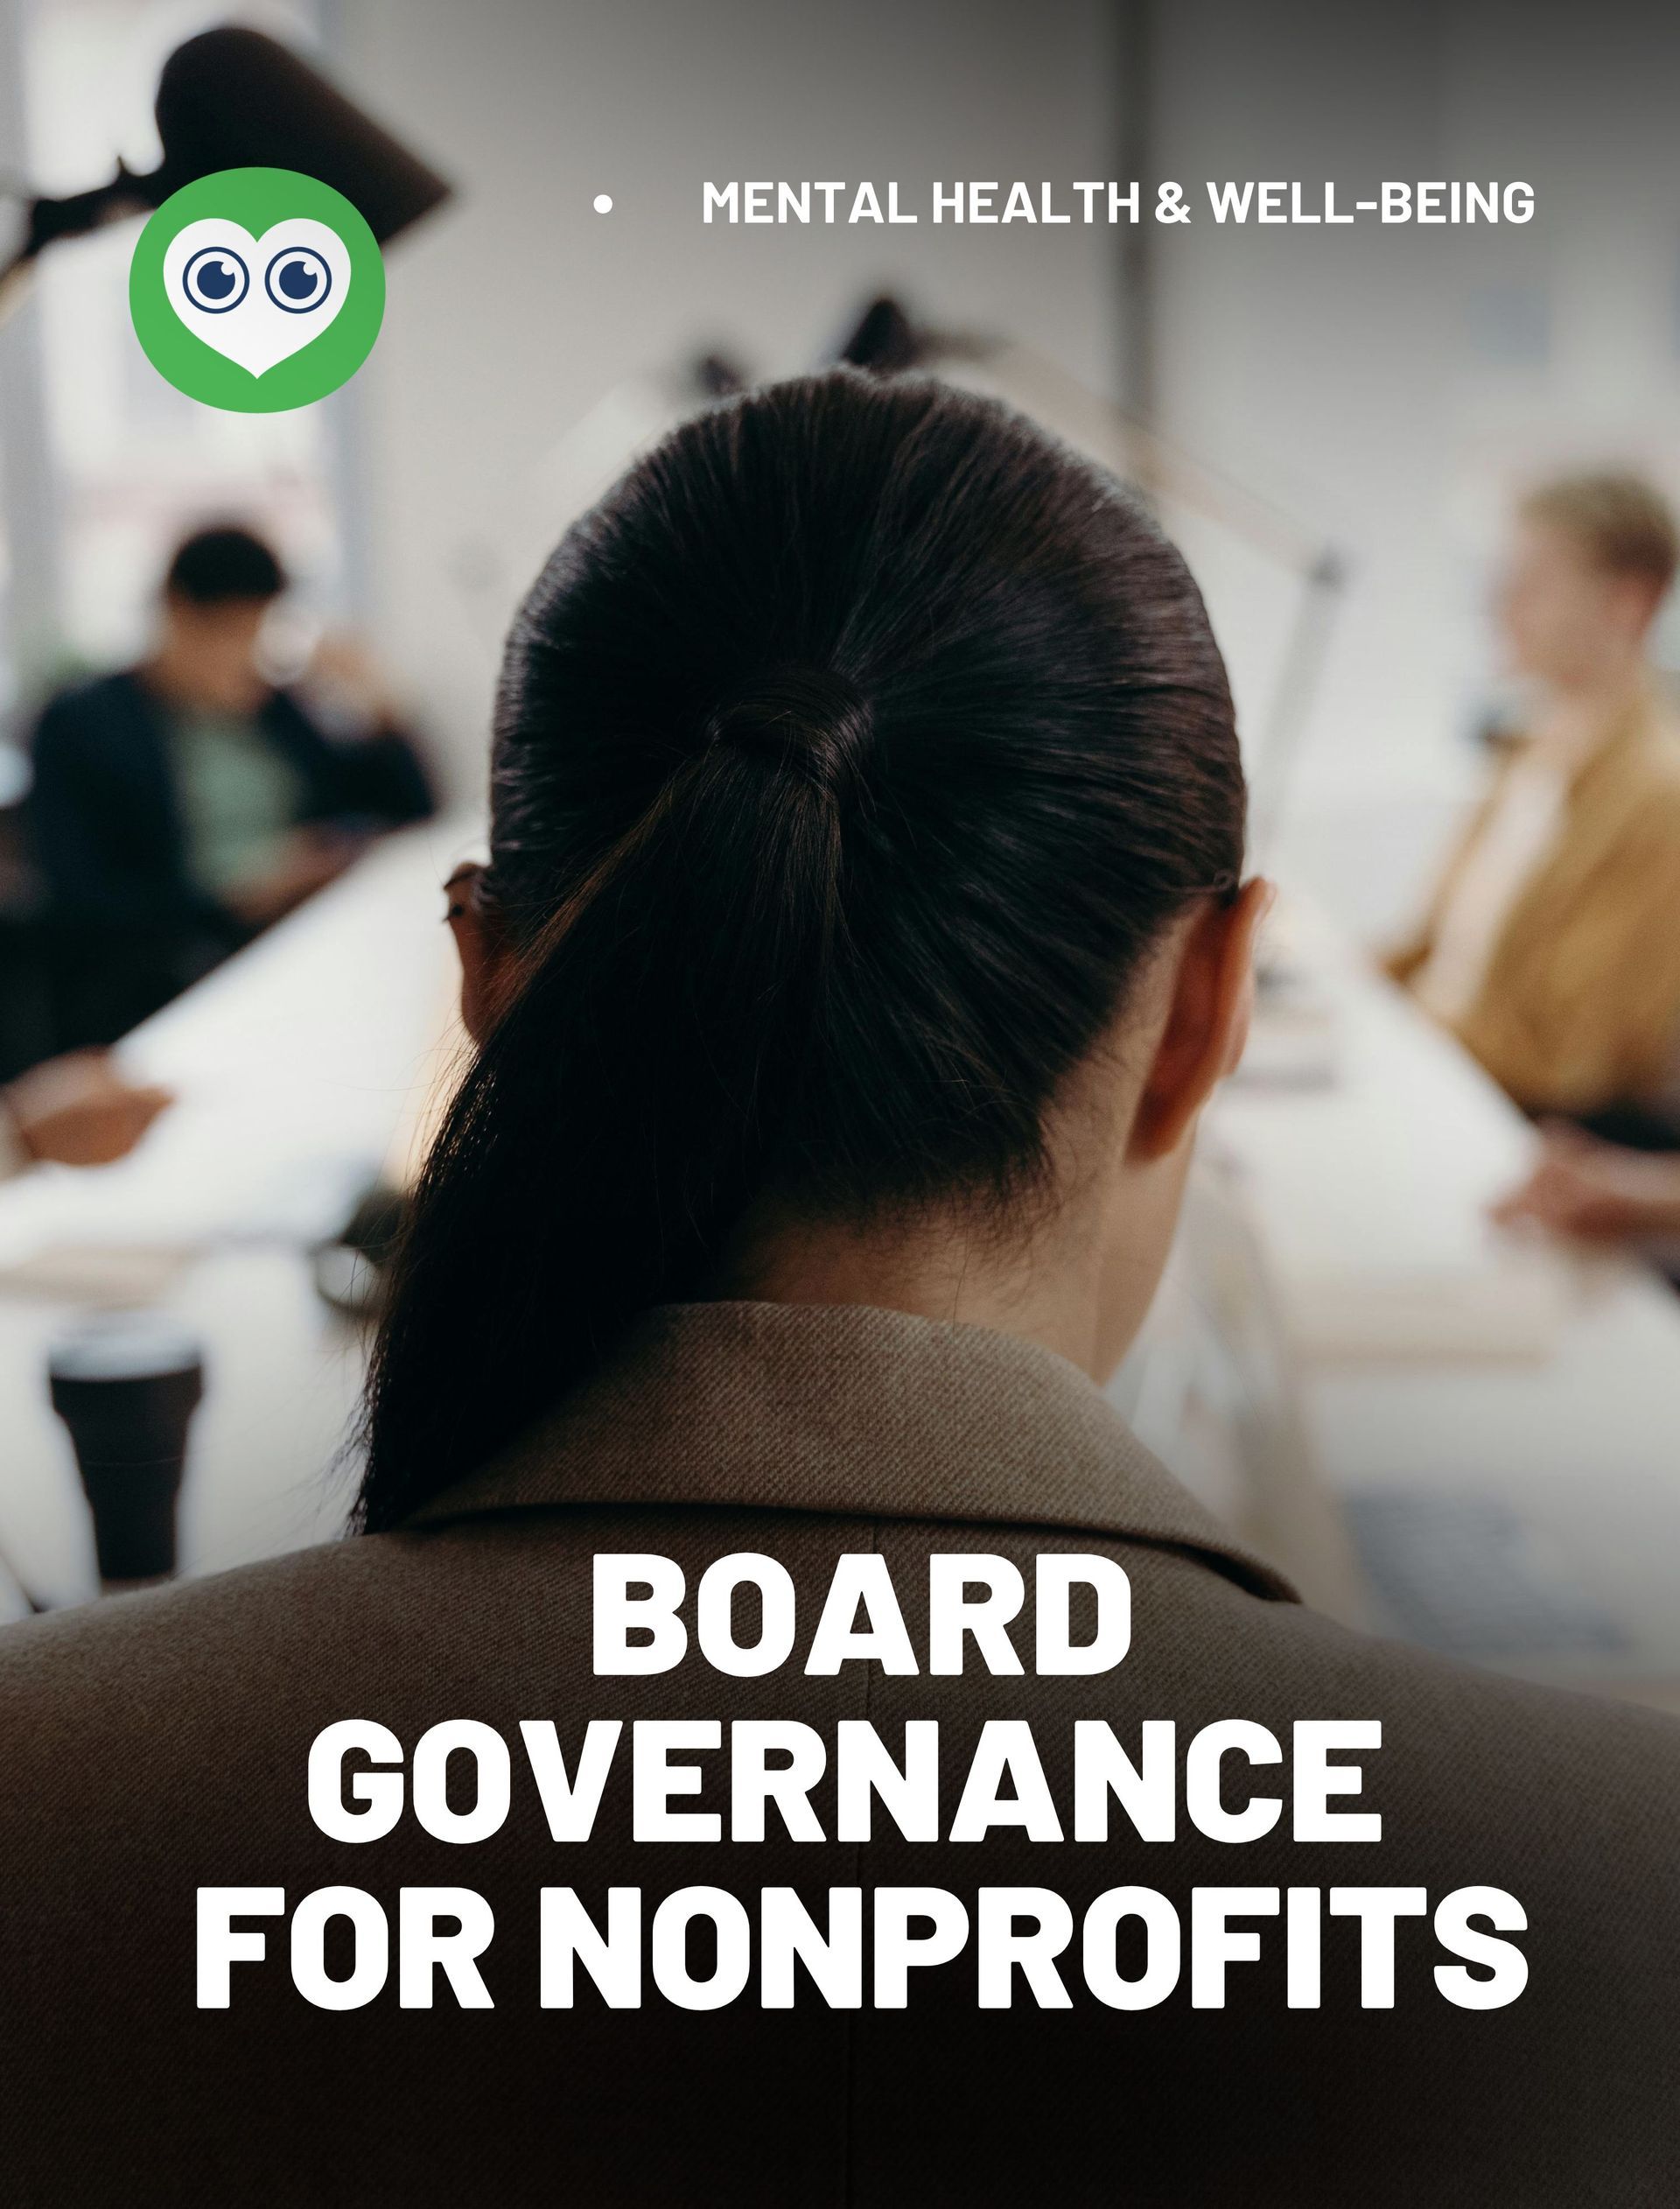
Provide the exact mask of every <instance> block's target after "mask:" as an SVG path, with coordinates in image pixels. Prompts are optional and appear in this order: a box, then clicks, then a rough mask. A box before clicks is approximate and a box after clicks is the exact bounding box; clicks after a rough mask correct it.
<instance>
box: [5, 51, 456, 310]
mask: <svg viewBox="0 0 1680 2209" xmlns="http://www.w3.org/2000/svg"><path fill="white" fill-rule="evenodd" d="M156 114H157V118H158V138H159V140H160V141H161V143H162V146H163V159H162V160H161V162H159V164H158V166H157V167H156V168H155V169H152V170H150V171H148V172H146V173H145V174H144V175H137V174H136V172H134V171H133V170H131V169H130V168H129V167H128V166H127V165H126V164H124V163H123V162H121V161H119V162H118V163H117V165H116V175H115V176H114V177H113V178H112V179H110V181H109V183H108V184H102V185H97V186H95V187H94V189H93V190H92V191H90V192H78V193H72V194H71V196H70V197H69V198H67V199H63V200H47V199H37V200H31V201H30V202H29V203H28V206H27V207H26V209H25V220H24V228H23V237H22V242H21V243H20V244H19V245H18V249H17V250H16V252H15V253H14V254H13V256H12V257H11V260H10V261H9V262H8V263H6V265H5V266H4V269H0V302H4V296H5V294H6V292H7V291H11V290H13V289H15V288H16V286H15V280H16V279H17V278H18V277H21V276H22V275H23V273H24V272H25V270H27V268H28V267H29V265H30V263H31V262H33V261H34V260H35V258H36V257H37V256H38V255H39V254H40V253H42V252H43V251H45V249H46V248H47V247H48V246H50V245H53V244H56V243H57V242H58V241H59V239H60V238H73V237H81V236H82V235H84V234H85V233H87V232H88V231H89V230H95V229H98V228H101V226H102V225H103V224H105V223H107V222H116V221H122V220H123V218H124V217H125V216H128V215H135V214H150V213H151V210H152V209H153V208H154V207H161V206H162V204H163V202H164V201H165V200H166V199H168V197H169V196H170V194H171V193H172V192H178V191H179V189H180V187H181V186H183V185H184V184H191V183H193V182H194V181H195V180H196V179H198V178H200V177H205V176H212V175H214V173H215V172H216V171H217V170H219V169H245V168H269V169H296V170H297V171H299V172H301V173H302V174H303V175H304V176H310V177H314V178H316V179H318V181H319V182H320V183H322V184H327V185H331V186H332V188H333V189H334V190H335V191H338V192H341V193H343V194H344V196H345V198H346V200H349V201H350V203H351V205H352V206H353V207H356V208H357V209H358V210H359V211H360V214H362V215H363V216H364V218H365V219H366V221H367V227H368V228H369V229H370V230H372V232H373V234H374V236H375V237H376V238H377V239H378V240H379V242H380V243H381V245H384V244H386V243H387V242H388V241H389V240H390V239H392V238H394V237H395V235H396V234H397V232H398V231H399V230H404V229H406V228H408V226H409V223H411V222H414V221H417V220H418V219H419V217H420V216H421V215H423V214H427V213H428V212H429V211H430V209H431V208H433V207H436V206H437V204H438V203H439V201H440V200H445V199H447V198H448V197H449V192H450V187H449V186H448V185H447V184H445V183H444V179H442V178H441V177H440V176H437V174H436V173H435V172H433V171H432V170H430V169H429V168H428V167H427V166H426V165H425V163H424V162H423V161H421V160H420V159H418V158H416V156H415V155H414V154H412V153H410V152H409V151H408V149H407V148H406V147H405V146H402V145H399V144H398V143H397V142H396V140H395V138H393V137H391V136H390V134H389V133H388V131H386V130H381V128H380V126H379V125H378V124H377V123H374V122H373V121H372V120H371V119H370V118H369V117H368V116H365V115H364V114H363V113H362V112H361V110H360V108H358V107H356V106H355V105H354V104H353V102H351V101H349V100H346V98H345V96H344V95H343V94H342V93H341V92H339V91H338V90H337V89H336V88H335V87H333V86H332V85H331V84H329V83H328V82H327V81H326V79H325V77H324V76H322V75H321V74H319V72H318V70H315V69H313V68H311V67H310V65H309V63H308V62H307V61H305V60H303V59H302V58H301V56H299V55H297V54H296V53H293V52H292V51H291V49H290V47H289V46H282V45H281V44H280V43H279V41H278V40H277V39H270V38H267V37H265V36H264V34H263V33H262V32H260V31H247V30H242V29H241V28H239V27H238V26H236V25H223V26H222V27H221V28H220V29H218V30H214V31H206V32H200V35H199V36H198V37H197V38H196V39H188V40H187V41H186V45H185V46H178V47H177V48H176V50H175V52H174V53H172V54H171V56H170V57H169V60H167V61H166V62H165V64H164V70H163V74H162V76H161V77H160V78H159V79H158V99H157V107H156Z"/></svg>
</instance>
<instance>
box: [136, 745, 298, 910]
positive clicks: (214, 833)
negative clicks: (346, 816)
mask: <svg viewBox="0 0 1680 2209" xmlns="http://www.w3.org/2000/svg"><path fill="white" fill-rule="evenodd" d="M168 728H169V752H170V759H171V761H172V764H173V766H174V769H175V785H176V790H177V794H178V803H179V807H180V815H181V825H182V829H183V831H184V832H185V834H186V864H187V870H188V872H189V873H190V874H191V875H192V877H193V881H194V882H195V883H196V884H197V885H198V887H199V888H200V889H201V890H203V891H205V892H206V893H207V894H208V895H210V896H212V897H222V896H225V895H226V894H228V892H229V891H232V890H236V889H239V888H241V887H243V885H245V884H246V883H248V882H253V881H255V880H258V879H259V878H260V877H261V876H262V875H264V874H266V873H269V871H270V870H271V869H272V868H273V866H275V864H276V861H277V860H278V858H279V855H280V849H281V845H283V842H284V840H285V838H286V837H287V835H288V834H289V833H290V831H291V830H292V829H293V828H294V827H295V826H296V825H297V819H298V816H299V814H300V813H301V811H302V810H303V805H304V785H303V780H302V777H301V776H300V775H298V774H297V771H296V769H295V768H292V767H291V766H290V765H289V764H288V762H287V761H285V760H283V758H282V757H281V756H280V754H278V753H277V752H276V750H275V748H274V747H273V746H272V745H271V744H270V743H269V740H268V739H267V737H266V736H264V734H263V733H262V727H261V725H260V724H259V723H258V722H256V721H255V720H252V719H246V718H244V717H242V716H241V715H237V714H232V713H200V712H172V713H171V714H170V715H169V717H168Z"/></svg>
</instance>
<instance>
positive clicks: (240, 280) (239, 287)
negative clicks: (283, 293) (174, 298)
mask: <svg viewBox="0 0 1680 2209" xmlns="http://www.w3.org/2000/svg"><path fill="white" fill-rule="evenodd" d="M250 288H251V272H250V270H248V268H247V267H246V266H245V263H243V262H242V260H241V259H240V257H239V256H238V254H236V253H235V252H232V251H230V250H229V249H228V247H227V246H225V245H207V246H201V247H200V249H199V250H198V252H196V253H195V254H194V255H193V258H192V259H191V260H190V261H189V262H188V263H187V264H186V268H185V269H184V270H182V271H181V289H182V290H183V291H185V292H186V296H187V298H188V299H189V300H190V301H191V302H192V304H193V305H194V306H195V307H197V308H198V309H199V310H200V312H201V313H204V314H226V313H227V312H228V311H229V309H230V308H233V307H236V306H237V305H239V303H240V301H241V300H242V298H244V297H245V294H246V293H247V292H248V291H249V290H250Z"/></svg>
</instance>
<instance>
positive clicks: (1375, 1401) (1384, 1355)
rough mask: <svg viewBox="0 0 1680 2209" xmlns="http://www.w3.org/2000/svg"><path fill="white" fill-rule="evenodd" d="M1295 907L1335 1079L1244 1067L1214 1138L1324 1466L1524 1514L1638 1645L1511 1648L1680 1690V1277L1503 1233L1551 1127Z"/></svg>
mask: <svg viewBox="0 0 1680 2209" xmlns="http://www.w3.org/2000/svg"><path fill="white" fill-rule="evenodd" d="M1282 917H1283V928H1284V934H1285V943H1286V946H1287V948H1286V951H1285V957H1286V958H1288V959H1289V960H1291V961H1292V963H1296V964H1299V967H1300V968H1301V969H1302V970H1303V971H1305V972H1306V975H1307V976H1308V977H1309V978H1310V985H1311V990H1312V992H1313V997H1314V999H1316V1000H1317V1003H1318V1005H1319V1006H1320V1008H1321V1013H1322V1020H1321V1022H1320V1027H1321V1032H1322V1035H1323V1039H1324V1041H1325V1043H1326V1044H1327V1055H1328V1059H1329V1062H1330V1066H1331V1068H1332V1069H1333V1070H1334V1078H1332V1079H1330V1080H1327V1081H1324V1082H1321V1083H1317V1084H1313V1085H1307V1086H1302V1087H1292V1086H1290V1085H1289V1084H1288V1083H1286V1082H1283V1081H1279V1082H1276V1083H1268V1082H1266V1081H1265V1080H1264V1079H1253V1080H1250V1081H1246V1082H1244V1081H1239V1082H1238V1083H1236V1084H1233V1085H1231V1086H1229V1087H1228V1088H1227V1090H1225V1091H1224V1092H1223V1094H1222V1096H1221V1097H1220V1098H1219V1100H1218V1101H1217V1103H1216V1105H1215V1109H1214V1110H1213V1112H1211V1113H1210V1115H1209V1116H1208V1131H1207V1133H1208V1138H1209V1140H1211V1142H1212V1144H1213V1146H1214V1147H1215V1149H1216V1150H1219V1151H1222V1152H1223V1153H1225V1154H1227V1155H1228V1156H1229V1159H1230V1160H1231V1161H1234V1165H1235V1168H1236V1174H1237V1176H1238V1180H1239V1182H1240V1185H1241V1187H1242V1188H1243V1191H1244V1194H1245V1196H1246V1201H1247V1203H1248V1207H1249V1210H1250V1215H1251V1217H1252V1218H1253V1220H1254V1222H1255V1225H1256V1230H1257V1238H1258V1240H1259V1242H1260V1244H1261V1245H1262V1246H1263V1248H1264V1252H1265V1258H1266V1263H1267V1266H1268V1270H1269V1272H1270V1274H1271V1280H1272V1282H1273V1285H1274V1287H1275V1290H1276V1294H1277V1298H1278V1307H1279V1317H1280V1325H1281V1330H1282V1333H1283V1336H1284V1337H1285V1340H1286V1341H1287V1342H1288V1343H1289V1344H1290V1347H1291V1354H1292V1363H1293V1364H1294V1367H1295V1371H1296V1374H1297V1377H1298V1382H1299V1401H1300V1404H1301V1406H1302V1409H1303V1413H1304V1417H1305V1423H1306V1431H1307V1435H1308V1438H1309V1441H1310V1445H1311V1448H1312V1451H1313V1456H1314V1458H1315V1460H1316V1471H1317V1476H1318V1478H1319V1480H1320V1483H1322V1485H1323V1488H1324V1489H1325V1490H1326V1491H1327V1493H1328V1495H1329V1496H1330V1497H1332V1498H1333V1499H1334V1501H1335V1502H1337V1503H1338V1504H1341V1506H1342V1507H1343V1508H1344V1511H1345V1510H1347V1509H1348V1507H1349V1506H1350V1505H1351V1506H1352V1507H1353V1508H1354V1509H1355V1511H1356V1510H1357V1507H1358V1503H1359V1499H1360V1498H1362V1497H1383V1498H1387V1499H1390V1500H1391V1499H1393V1498H1395V1497H1405V1498H1407V1499H1409V1501H1410V1502H1411V1504H1423V1503H1425V1502H1431V1501H1433V1502H1436V1503H1446V1504H1449V1505H1450V1504H1453V1503H1455V1502H1458V1503H1461V1502H1462V1501H1464V1500H1465V1499H1470V1500H1471V1501H1472V1502H1474V1503H1479V1504H1488V1505H1490V1506H1493V1507H1495V1508H1496V1509H1497V1510H1498V1511H1500V1512H1501V1513H1502V1514H1503V1515H1505V1516H1506V1517H1508V1518H1511V1519H1513V1520H1515V1519H1520V1520H1521V1521H1522V1522H1523V1525H1524V1526H1525V1527H1527V1528H1529V1529H1530V1530H1531V1531H1532V1533H1533V1536H1534V1540H1533V1543H1532V1555H1533V1560H1534V1562H1535V1564H1536V1567H1537V1569H1538V1570H1539V1571H1541V1572H1542V1573H1547V1572H1551V1573H1555V1574H1557V1575H1558V1578H1559V1581H1560V1584H1561V1583H1562V1582H1563V1581H1567V1582H1568V1583H1569V1592H1570V1595H1571V1598H1572V1600H1573V1599H1579V1600H1581V1601H1584V1602H1586V1605H1587V1607H1588V1609H1590V1610H1593V1611H1596V1612H1598V1613H1600V1614H1601V1615H1602V1616H1603V1617H1604V1618H1605V1619H1606V1620H1607V1621H1612V1622H1614V1623H1615V1624H1616V1625H1617V1626H1618V1627H1619V1628H1620V1629H1621V1630H1622V1632H1623V1636H1624V1638H1625V1642H1626V1646H1625V1647H1623V1648H1622V1649H1621V1650H1608V1651H1599V1652H1596V1653H1595V1652H1593V1651H1581V1650H1577V1651H1574V1652H1572V1653H1570V1654H1567V1655H1554V1656H1551V1657H1550V1658H1548V1657H1544V1656H1540V1655H1534V1656H1530V1657H1526V1658H1517V1659H1512V1660H1511V1663H1510V1669H1512V1670H1515V1671H1519V1672H1523V1673H1527V1674H1530V1675H1531V1676H1533V1677H1536V1678H1539V1679H1544V1680H1555V1681H1558V1682H1561V1683H1564V1684H1569V1685H1574V1686H1585V1687H1602V1688H1604V1689H1606V1690H1607V1691H1609V1692H1614V1693H1618V1694H1629V1695H1634V1696H1637V1697H1638V1698H1639V1699H1641V1700H1644V1701H1654V1702H1658V1703H1663V1704H1667V1705H1670V1706H1672V1707H1677V1708H1680V1297H1677V1296H1676V1295H1675V1294H1674V1292H1673V1291H1672V1290H1671V1289H1670V1287H1669V1286H1668V1284H1667V1283H1666V1282H1665V1281H1663V1280H1662V1278H1661V1277H1660V1276H1659V1275H1658V1274H1657V1273H1655V1272H1654V1271H1652V1270H1650V1269H1649V1268H1648V1267H1647V1266H1644V1265H1643V1264H1642V1263H1640V1262H1637V1261H1635V1260H1631V1259H1621V1258H1593V1259H1587V1258H1582V1257H1579V1256H1568V1255H1565V1253H1563V1252H1560V1251H1558V1249H1557V1248H1556V1247H1555V1246H1552V1245H1547V1244H1544V1243H1542V1242H1541V1241H1539V1240H1538V1239H1537V1238H1531V1237H1525V1236H1520V1235H1515V1236H1514V1235H1512V1234H1511V1233H1510V1232H1509V1231H1501V1230H1497V1229H1495V1227H1494V1226H1493V1225H1492V1224H1491V1223H1490V1222H1489V1220H1488V1207H1489V1206H1490V1204H1491V1203H1493V1201H1494V1200H1495V1198H1496V1197H1497V1196H1501V1195H1502V1194H1503V1193H1504V1192H1505V1191H1507V1190H1508V1189H1510V1188H1512V1187H1513V1186H1514V1185H1515V1184H1516V1182H1518V1181H1519V1180H1520V1179H1521V1178H1522V1176H1523V1174H1524V1173H1525V1171H1526V1170H1527V1168H1528V1166H1529V1164H1530V1161H1531V1160H1532V1157H1533V1154H1534V1149H1535V1143H1536V1138H1535V1135H1534V1132H1533V1130H1532V1129H1531V1128H1530V1126H1529V1125H1528V1124H1527V1122H1526V1121H1525V1120H1524V1119H1523V1117H1522V1115H1521V1114H1520V1113H1518V1112H1516V1110H1515V1108H1514V1107H1513V1106H1512V1105H1510V1104H1509V1101H1508V1100H1507V1099H1506V1097H1504V1096H1503V1094H1502V1092H1501V1091H1500V1090H1498V1089H1496V1088H1495V1085H1494V1084H1493V1083H1491V1082H1490V1081H1489V1080H1488V1078H1487V1077H1486V1076H1484V1075H1483V1074H1482V1072H1481V1069H1479V1068H1478V1067H1476V1066H1475V1065H1474V1063H1473V1062H1471V1061H1470V1060H1469V1059H1468V1058H1467V1056H1466V1055H1464V1053H1463V1052H1462V1051H1461V1050H1460V1048H1458V1046H1457V1045H1456V1044H1455V1043H1453V1041H1451V1040H1450V1039H1448V1038H1447V1037H1446V1036H1445V1035H1443V1034H1440V1033H1439V1031H1438V1030H1437V1029H1436V1028H1434V1027H1432V1025H1431V1023H1430V1022H1429V1021H1428V1020H1426V1019H1425V1017H1424V1015H1423V1014H1422V1013H1420V1012H1419V1011H1418V1009H1417V1007H1416V1006H1414V1005H1413V1004H1412V1003H1411V1001H1410V1000H1409V999H1407V998H1405V997H1404V995H1403V994H1402V993H1401V992H1398V991H1397V990H1396V989H1394V988H1392V987H1391V986H1390V985H1389V984H1388V983H1386V982H1385V981H1383V979H1381V978H1379V977H1377V976H1376V975H1375V974H1373V973H1372V972H1371V971H1370V970H1369V966H1368V965H1367V964H1365V962H1364V961H1363V960H1362V958H1360V957H1358V956H1357V955H1356V954H1355V953H1354V952H1353V951H1352V950H1350V949H1349V948H1348V947H1347V946H1346V945H1345V944H1343V943H1341V942H1339V941H1338V940H1337V938H1336V936H1335V935H1334V931H1332V930H1331V929H1329V928H1328V927H1327V925H1326V924H1325V923H1324V922H1322V921H1321V920H1320V918H1318V917H1317V916H1315V915H1312V914H1311V913H1308V912H1304V911H1292V910H1288V909H1285V913H1284V915H1283V916H1282ZM1262 1025H1263V1027H1264V1020H1263V1023H1262ZM1268 1041H1269V1039H1268V1038H1267V1037H1266V1036H1265V1035H1264V1034H1261V1036H1260V1039H1259V1048H1258V1049H1257V1052H1256V1054H1255V1056H1256V1061H1257V1065H1258V1066H1259V1068H1261V1069H1264V1065H1265V1062H1266V1057H1267V1044H1268ZM1444 1523H1445V1524H1446V1525H1447V1527H1448V1529H1449V1531H1450V1526H1451V1518H1450V1515H1449V1517H1448V1518H1447V1519H1446V1521H1445V1522H1444ZM1368 1592H1369V1591H1368ZM1366 1618H1367V1621H1368V1623H1378V1624H1381V1623H1383V1613H1382V1609H1381V1606H1380V1604H1379V1603H1377V1602H1376V1601H1375V1600H1371V1601H1369V1603H1368V1605H1367V1607H1366Z"/></svg>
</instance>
